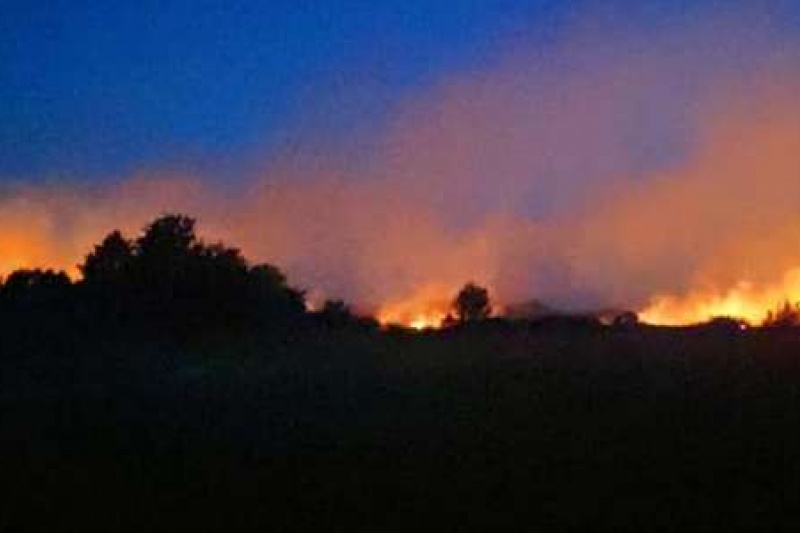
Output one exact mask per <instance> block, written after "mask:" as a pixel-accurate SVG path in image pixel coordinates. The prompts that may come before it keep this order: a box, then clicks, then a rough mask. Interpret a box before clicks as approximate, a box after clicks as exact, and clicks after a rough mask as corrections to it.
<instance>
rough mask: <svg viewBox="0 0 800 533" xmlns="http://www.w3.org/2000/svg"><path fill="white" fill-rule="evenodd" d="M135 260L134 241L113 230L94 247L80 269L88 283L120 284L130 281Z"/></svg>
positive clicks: (79, 266)
mask: <svg viewBox="0 0 800 533" xmlns="http://www.w3.org/2000/svg"><path fill="white" fill-rule="evenodd" d="M133 260H134V248H133V243H132V242H131V241H129V240H128V239H126V238H125V237H123V235H122V234H121V233H120V232H119V231H113V232H111V233H109V234H108V235H107V236H106V237H105V239H103V242H102V243H100V244H99V245H97V246H95V247H94V251H93V252H91V253H90V254H89V255H87V256H86V260H85V261H84V263H83V264H82V265H78V269H79V270H80V272H81V275H82V276H83V280H84V281H85V282H86V283H88V284H100V285H106V284H113V285H117V286H119V285H120V284H122V283H124V282H126V281H128V279H129V276H130V274H131V268H132V265H133Z"/></svg>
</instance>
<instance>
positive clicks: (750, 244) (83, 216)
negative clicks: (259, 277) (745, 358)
mask: <svg viewBox="0 0 800 533" xmlns="http://www.w3.org/2000/svg"><path fill="white" fill-rule="evenodd" d="M768 15H769V14H768V13H763V12H757V13H749V14H748V16H746V17H742V16H739V17H727V16H723V15H720V16H714V17H712V18H710V19H708V20H704V21H702V23H699V22H698V23H693V24H687V23H686V21H673V22H672V23H665V25H664V27H659V28H656V29H653V28H649V27H648V28H633V27H625V28H620V25H619V23H618V22H616V20H618V19H615V21H614V22H613V23H611V22H609V19H608V17H604V16H602V15H601V14H597V16H596V17H595V18H589V19H587V20H580V21H577V22H576V23H575V24H574V25H572V26H570V28H568V29H567V30H565V31H564V32H563V35H561V36H560V37H559V38H558V39H557V40H556V42H552V43H549V44H546V45H542V44H538V45H533V44H531V43H524V42H520V41H517V42H514V43H509V44H508V47H507V52H506V53H505V54H501V56H502V57H503V59H501V60H499V61H497V62H496V63H495V64H492V65H488V66H482V67H479V68H478V67H476V68H474V69H472V70H465V71H458V72H449V73H443V75H442V76H441V79H440V80H439V81H438V82H437V83H435V84H433V85H432V86H429V87H427V88H425V89H424V90H420V91H419V92H417V93H416V94H413V95H412V96H410V97H408V98H406V100H404V101H403V102H402V103H398V105H397V106H396V109H395V110H394V111H393V112H392V113H391V116H390V118H389V119H388V120H387V124H386V126H385V128H384V129H383V131H382V132H381V133H380V135H377V136H376V137H374V138H371V139H370V142H368V143H365V144H364V145H365V146H368V148H367V149H356V148H353V147H355V146H358V145H359V141H360V140H363V139H359V133H358V132H355V133H353V137H352V139H351V142H349V143H341V144H340V146H343V147H344V148H340V149H339V151H338V152H337V151H336V150H331V149H330V145H328V147H327V149H328V150H329V151H330V153H327V154H326V153H324V150H323V149H320V148H319V147H318V146H314V143H308V144H305V145H303V144H301V147H300V148H299V149H297V148H295V149H294V150H293V152H292V154H293V155H291V156H289V155H285V156H281V155H279V156H278V157H273V158H271V159H270V160H269V161H266V162H265V164H264V166H263V169H264V170H262V171H261V172H260V173H259V175H258V176H255V177H251V178H249V179H245V180H237V181H236V182H235V184H232V183H229V182H226V181H225V180H222V179H214V178H213V177H210V178H209V177H206V178H199V177H193V176H190V175H174V174H169V173H160V172H146V173H144V172H143V173H141V174H137V175H134V176H130V177H127V178H123V179H117V180H115V181H113V184H110V185H102V186H101V185H88V184H79V183H76V184H71V185H67V184H58V185H49V186H36V187H17V188H8V189H7V190H5V191H3V192H0V272H2V271H5V272H7V271H9V270H11V269H13V268H18V267H23V266H33V265H44V266H53V267H58V268H64V269H67V270H69V271H70V272H72V273H75V265H76V264H77V263H78V262H80V260H81V259H82V257H83V256H84V255H85V254H86V253H87V252H88V251H89V249H90V247H91V245H92V244H93V243H96V242H99V240H101V238H102V236H103V235H104V234H105V233H106V232H108V231H109V230H111V229H115V228H119V229H122V230H123V231H125V232H127V233H128V234H130V235H135V234H136V233H137V232H138V231H139V230H140V229H141V227H142V226H143V225H144V224H145V223H146V222H147V221H149V220H151V219H152V218H154V217H155V216H156V215H158V214H160V213H162V212H167V211H169V212H175V211H179V212H186V213H189V214H192V215H194V216H196V217H197V218H198V219H199V223H200V232H201V233H202V234H203V235H205V236H207V237H208V238H209V239H211V240H215V239H222V240H224V241H226V242H227V243H229V244H233V245H237V246H240V247H241V248H242V249H243V252H244V253H245V254H246V255H247V256H248V257H250V258H252V259H253V260H255V261H269V262H272V263H275V264H277V265H279V266H280V267H282V268H283V269H284V270H285V271H286V272H287V273H288V275H289V279H290V281H291V282H292V283H293V284H295V285H297V286H300V287H303V288H306V289H308V290H309V291H310V294H311V295H312V296H314V295H320V296H324V297H339V298H344V299H346V300H348V301H351V302H353V303H354V304H355V305H356V307H357V308H358V309H360V310H363V311H368V312H376V311H379V310H381V309H384V310H385V309H387V308H388V307H391V306H395V307H397V308H402V307H403V306H406V307H409V306H411V307H413V304H414V302H416V303H418V304H419V305H422V306H424V305H434V304H433V303H435V302H441V301H446V300H447V299H448V298H450V297H451V296H452V294H453V293H454V292H455V291H456V290H457V289H458V287H459V286H460V285H461V284H463V283H464V282H466V281H468V280H474V281H476V282H479V283H484V284H487V285H488V286H489V287H490V289H491V291H492V293H493V294H494V296H495V297H496V299H497V300H498V301H499V302H500V303H501V304H509V303H514V302H519V301H524V300H528V299H531V298H537V299H540V300H543V301H545V302H548V303H550V304H552V305H556V306H561V307H566V308H571V309H586V308H594V307H599V306H612V305H613V306H624V307H628V308H633V309H636V310H645V311H647V312H646V316H649V317H650V318H651V319H653V320H656V321H662V322H683V321H688V320H695V319H698V318H701V317H700V316H699V315H701V314H703V313H705V314H717V313H724V312H728V311H731V312H739V313H740V314H744V315H746V316H748V317H750V316H751V315H753V314H754V313H755V312H756V311H755V310H754V309H753V306H757V307H759V309H758V312H759V313H761V312H762V311H764V309H763V307H764V306H765V305H766V306H771V305H773V304H774V303H776V302H774V301H773V300H774V299H776V298H781V297H784V296H782V295H784V293H785V297H793V295H795V293H797V296H800V290H797V289H793V286H788V285H787V284H790V281H787V280H791V279H794V278H792V276H791V275H789V274H788V273H790V272H792V271H793V269H796V268H798V267H800V104H799V103H798V101H797V97H796V95H797V94H798V89H800V69H799V68H798V67H797V66H796V65H798V64H800V63H798V62H797V59H798V57H797V56H798V54H797V52H798V51H800V48H798V46H797V44H798V43H797V42H795V41H794V40H792V39H791V38H790V37H788V36H786V35H784V34H783V33H782V32H780V31H779V29H778V28H777V26H776V23H775V21H774V20H772V19H771V18H770V17H769V16H768ZM374 129H375V128H374V127H372V128H369V131H370V134H369V135H371V136H372V135H374ZM364 135H366V134H364ZM320 150H322V151H323V155H322V156H320V155H319V154H320ZM310 154H313V157H312V156H311V155H310ZM312 160H313V164H311V163H310V161H312ZM787 276H788V277H787ZM726 298H727V300H726ZM731 298H734V299H737V298H738V299H739V300H741V301H739V300H737V302H739V303H738V304H736V305H734V306H733V307H731V302H730V299H731ZM798 299H800V298H798ZM432 302H433V303H432ZM709 302H710V303H709ZM714 302H717V303H716V304H715V303H714ZM435 305H438V304H435ZM704 306H705V307H704ZM737 306H738V307H737ZM748 306H749V307H748ZM413 312H414V311H409V313H413ZM398 313H401V314H402V313H405V311H398ZM648 313H649V314H648Z"/></svg>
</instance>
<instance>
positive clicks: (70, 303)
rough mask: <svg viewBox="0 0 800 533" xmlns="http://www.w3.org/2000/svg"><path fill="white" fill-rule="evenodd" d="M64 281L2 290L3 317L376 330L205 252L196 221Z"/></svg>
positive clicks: (476, 311)
mask: <svg viewBox="0 0 800 533" xmlns="http://www.w3.org/2000/svg"><path fill="white" fill-rule="evenodd" d="M78 269H79V271H80V273H81V278H80V279H79V280H77V281H75V282H73V281H72V280H71V279H70V277H69V276H68V275H67V274H66V273H64V272H63V271H54V270H49V269H21V270H17V271H14V272H12V273H11V274H10V275H8V277H7V278H5V279H4V280H0V313H4V314H5V315H6V316H9V315H14V316H17V317H19V316H23V315H31V314H39V315H41V314H47V315H49V316H50V317H51V319H58V317H74V316H82V317H84V318H88V319H89V320H91V321H92V322H95V323H100V324H109V323H111V324H138V325H145V326H149V327H152V328H161V329H166V330H170V331H173V332H178V333H186V334H193V333H196V332H198V331H202V332H213V331H216V330H232V329H233V330H235V329H239V328H252V327H258V328H262V329H264V328H266V329H270V328H271V329H285V328H287V327H289V326H292V325H295V324H297V323H300V322H309V321H311V322H314V323H318V324H320V325H323V326H326V327H345V326H348V325H361V326H373V327H374V326H376V325H377V323H375V321H374V320H373V319H370V318H360V317H357V316H355V314H354V313H353V312H352V311H351V309H350V307H349V306H348V305H347V304H346V303H344V302H342V301H340V300H330V301H327V302H325V304H324V305H323V306H322V307H321V309H320V310H318V311H316V312H314V313H310V312H308V311H307V309H306V305H305V294H304V292H303V291H302V290H299V289H297V288H294V287H292V286H290V285H289V284H288V283H287V279H286V276H285V275H284V273H283V272H282V271H281V270H280V269H279V268H278V267H276V266H274V265H271V264H268V263H262V264H250V262H249V261H247V260H246V259H245V258H244V257H243V255H242V253H241V251H240V250H239V249H238V248H234V247H230V246H227V245H225V244H224V243H222V242H215V243H207V242H205V241H204V240H202V239H201V238H199V237H198V236H197V233H196V220H195V219H194V218H192V217H189V216H186V215H183V214H167V215H163V216H161V217H159V218H157V219H155V220H154V221H152V222H151V223H149V224H148V225H147V226H146V227H145V228H144V229H143V231H142V233H141V235H140V236H139V237H137V238H135V239H131V238H128V237H126V236H125V235H123V234H122V233H121V232H120V231H112V232H111V233H109V234H108V235H106V237H105V238H104V239H103V240H102V241H101V242H100V243H99V244H97V245H95V246H94V247H93V249H92V250H91V251H90V252H89V253H88V255H87V256H86V257H85V259H84V261H83V262H82V263H81V264H80V265H78ZM490 314H491V303H490V301H489V295H488V291H487V290H486V289H485V288H483V287H480V286H478V285H476V284H474V283H467V284H466V285H465V286H464V288H463V289H462V290H461V291H460V292H459V294H458V295H457V296H456V297H455V299H454V302H453V313H452V315H451V323H467V322H475V321H480V320H484V319H486V318H488V317H489V316H490Z"/></svg>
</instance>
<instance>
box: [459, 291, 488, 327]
mask: <svg viewBox="0 0 800 533" xmlns="http://www.w3.org/2000/svg"><path fill="white" fill-rule="evenodd" d="M453 310H454V312H455V315H456V318H457V319H458V321H459V322H460V323H462V324H464V323H468V322H476V321H480V320H485V319H486V318H488V317H489V315H491V313H492V307H491V303H490V301H489V291H487V290H486V289H485V288H484V287H481V286H479V285H476V284H475V283H473V282H469V283H467V284H466V285H464V287H463V288H462V289H461V291H459V293H458V295H457V296H456V299H455V300H454V302H453Z"/></svg>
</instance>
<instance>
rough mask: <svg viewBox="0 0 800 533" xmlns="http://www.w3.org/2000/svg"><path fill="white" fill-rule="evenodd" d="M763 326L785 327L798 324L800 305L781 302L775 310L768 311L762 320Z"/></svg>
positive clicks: (799, 321)
mask: <svg viewBox="0 0 800 533" xmlns="http://www.w3.org/2000/svg"><path fill="white" fill-rule="evenodd" d="M764 326H765V327H772V328H787V327H796V326H800V305H799V304H791V303H789V302H788V301H785V302H783V304H782V305H780V306H778V308H777V309H776V310H775V311H769V312H768V313H767V318H766V319H765V320H764Z"/></svg>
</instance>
